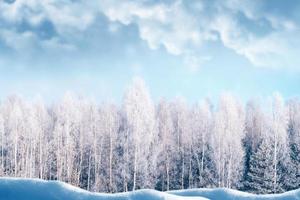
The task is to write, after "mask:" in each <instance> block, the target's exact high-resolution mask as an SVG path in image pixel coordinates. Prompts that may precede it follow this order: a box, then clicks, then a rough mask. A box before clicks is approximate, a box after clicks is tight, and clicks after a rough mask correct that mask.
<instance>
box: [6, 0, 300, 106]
mask: <svg viewBox="0 0 300 200" xmlns="http://www.w3.org/2000/svg"><path fill="white" fill-rule="evenodd" d="M135 76H139V77H142V78H143V79H144V80H145V82H146V84H147V85H148V88H149V89H150V90H151V94H152V96H153V97H154V99H158V98H159V97H161V96H163V97H166V98H173V97H175V96H178V95H180V96H185V97H186V98H187V99H188V100H191V101H196V100H198V99H200V98H203V97H206V96H208V97H211V98H216V97H217V96H219V95H220V94H221V93H222V92H226V91H230V92H232V93H234V94H236V95H237V96H240V97H241V98H242V99H249V98H251V97H261V96H262V97H265V96H269V95H272V93H273V92H275V91H278V92H280V93H282V95H283V96H284V97H286V98H289V97H293V96H299V94H300V2H299V1H298V0H284V1H283V0H195V1H192V0H188V1H184V0H182V1H180V0H130V1H127V0H42V1H41V0H0V98H4V97H6V96H8V95H10V94H15V93H20V94H22V95H23V96H26V97H29V98H30V97H33V96H35V95H36V94H39V95H41V96H42V97H44V99H48V100H50V101H52V100H56V99H57V98H60V97H61V96H62V95H63V94H64V93H65V92H66V91H73V92H75V93H78V94H80V95H87V96H93V97H95V98H96V99H100V100H107V99H115V100H117V101H118V100H119V99H121V97H122V94H123V92H124V90H125V88H126V86H127V85H128V84H129V83H130V81H131V80H132V78H133V77H135Z"/></svg>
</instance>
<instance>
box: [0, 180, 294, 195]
mask: <svg viewBox="0 0 300 200" xmlns="http://www.w3.org/2000/svg"><path fill="white" fill-rule="evenodd" d="M85 199H86V200H164V199H165V200H205V199H213V200H215V199H218V200H219V199H222V200H227V199H258V200H259V199H280V200H281V199H287V200H288V199H299V200H300V190H295V191H291V192H287V193H284V194H278V195H260V196H258V195H252V194H248V193H244V192H239V191H235V190H230V189H190V190H178V191H171V192H168V193H166V192H158V191H155V190H139V191H135V192H128V193H120V194H99V193H91V192H87V191H85V190H82V189H79V188H77V187H73V186H71V185H68V184H66V183H62V182H58V181H43V180H38V179H17V178H0V200H85Z"/></svg>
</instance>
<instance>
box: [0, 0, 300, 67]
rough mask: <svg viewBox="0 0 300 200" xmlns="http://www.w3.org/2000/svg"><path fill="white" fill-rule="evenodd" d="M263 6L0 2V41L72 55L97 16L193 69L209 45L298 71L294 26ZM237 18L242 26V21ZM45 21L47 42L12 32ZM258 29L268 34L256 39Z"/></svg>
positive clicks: (234, 0) (250, 0)
mask: <svg viewBox="0 0 300 200" xmlns="http://www.w3.org/2000/svg"><path fill="white" fill-rule="evenodd" d="M264 3H265V2H262V1H259V0H246V1H239V0H222V1H221V0H212V1H183V0H182V1H181V0H174V1H173V2H170V1H168V3H166V2H162V1H159V2H152V3H151V2H148V1H134V0H130V1H129V0H101V1H100V0H95V1H92V2H91V1H90V2H89V1H71V0H43V1H40V0H16V1H15V2H14V3H6V2H5V1H1V2H0V23H1V24H3V26H2V28H1V30H0V37H1V38H2V41H4V42H5V44H6V45H7V46H10V47H12V48H14V49H20V48H21V49H25V48H26V46H28V47H30V48H34V46H38V47H39V48H41V47H42V48H52V49H53V48H56V47H57V48H61V47H63V48H65V49H70V50H72V49H74V48H76V44H73V42H74V41H73V40H72V38H76V37H78V36H80V35H81V34H84V33H85V32H88V31H89V30H90V29H92V28H94V27H93V25H94V22H95V20H96V19H97V16H98V15H105V16H106V17H107V18H108V19H109V20H110V21H111V24H110V25H108V26H107V27H108V29H109V31H110V32H111V33H115V32H117V31H118V30H119V29H121V28H120V26H122V25H123V26H127V25H129V24H135V25H137V27H138V30H139V34H140V38H141V39H142V40H144V41H146V42H147V44H148V46H149V47H150V48H151V49H154V50H155V49H158V48H165V49H166V51H167V52H169V53H170V54H173V55H178V56H182V57H183V61H184V63H186V65H188V66H189V68H192V69H196V68H198V67H199V66H201V65H203V63H204V62H205V61H206V60H209V59H207V58H208V56H207V55H201V54H199V52H200V51H199V49H201V48H202V47H203V46H204V45H206V44H207V42H209V41H219V42H221V43H222V44H223V45H224V46H225V47H227V48H229V49H232V50H234V51H235V52H236V53H237V54H239V55H241V56H244V57H245V58H247V59H248V60H249V61H250V62H251V63H253V65H255V66H262V67H288V68H298V69H299V68H300V66H299V65H298V64H299V61H297V60H299V59H298V58H297V56H296V55H297V54H298V53H299V51H300V46H299V39H297V38H298V36H297V35H299V32H300V31H299V21H297V19H292V18H291V17H289V16H285V13H284V12H282V13H280V12H279V13H278V12H277V13H274V12H271V11H269V10H267V9H265V7H266V6H264V5H263V4H264ZM278 9H280V8H278ZM241 16H243V18H245V20H246V21H242V19H241ZM44 20H49V21H50V22H51V23H52V24H53V26H54V27H55V31H56V34H57V35H55V36H53V38H50V39H48V40H47V41H45V40H43V39H40V38H39V37H38V35H37V34H36V33H35V31H34V30H26V31H23V32H18V31H16V27H17V26H19V25H20V24H21V23H22V22H24V21H25V22H27V23H28V24H30V25H31V26H32V27H38V26H39V25H40V24H41V23H42V22H43V21H44ZM248 23H249V24H250V25H249V24H248ZM251 24H252V25H251ZM253 24H254V25H253ZM253 26H254V27H253ZM261 29H266V30H267V31H265V33H264V34H258V33H257V32H259V31H260V30H261ZM99 37H101V36H99ZM70 38H71V39H70ZM64 39H67V41H65V40H64ZM79 39H84V37H79ZM16 41H17V42H16ZM39 42H40V43H41V44H38V43H39ZM196 66H198V67H196Z"/></svg>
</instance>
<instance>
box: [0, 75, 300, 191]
mask: <svg viewBox="0 0 300 200" xmlns="http://www.w3.org/2000/svg"><path fill="white" fill-rule="evenodd" d="M299 153H300V101H299V99H291V100H288V101H286V102H285V101H284V100H283V98H282V97H281V96H280V95H279V94H278V93H276V94H274V96H273V99H272V100H271V101H266V102H264V103H260V102H256V101H249V102H248V103H247V104H246V105H245V106H243V105H242V104H241V103H240V102H239V101H238V100H237V99H236V98H234V97H233V96H232V95H230V94H224V95H222V96H221V97H220V99H219V102H218V105H217V106H214V105H213V104H212V103H211V102H210V101H209V100H208V99H205V100H203V101H201V102H199V103H197V104H195V105H192V106H190V105H188V104H187V103H186V102H185V100H184V99H183V98H176V99H175V100H174V101H166V100H161V101H160V102H159V103H158V104H154V103H153V101H152V99H151V97H150V95H149V92H148V90H147V88H146V86H145V84H144V82H143V81H142V80H140V79H136V80H134V81H133V84H132V85H131V87H130V88H128V90H127V91H126V92H125V95H124V99H123V101H122V105H120V106H118V105H115V104H111V103H105V104H101V105H97V104H95V103H94V102H91V101H88V100H86V99H84V98H76V97H74V96H73V95H71V94H69V93H68V94H66V95H65V96H64V98H63V99H62V101H61V102H58V103H56V104H54V105H52V106H46V105H45V104H44V103H43V102H42V101H41V100H40V101H36V102H27V101H25V100H23V99H22V98H20V97H16V96H12V97H8V98H7V99H5V100H4V101H3V102H1V103H0V176H12V177H26V178H41V179H46V180H59V181H64V182H67V183H70V184H72V185H74V186H78V187H81V188H84V189H87V190H90V191H97V192H123V191H131V190H136V189H140V188H153V189H157V190H162V191H166V190H173V189H185V188H199V187H209V188H210V187H226V188H234V189H239V190H243V191H247V192H252V193H261V194H266V193H279V192H284V191H288V190H292V189H296V188H299V187H300V154H299Z"/></svg>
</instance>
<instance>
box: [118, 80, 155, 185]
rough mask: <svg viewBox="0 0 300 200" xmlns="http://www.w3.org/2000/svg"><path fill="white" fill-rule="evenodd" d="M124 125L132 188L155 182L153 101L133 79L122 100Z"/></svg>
mask: <svg viewBox="0 0 300 200" xmlns="http://www.w3.org/2000/svg"><path fill="white" fill-rule="evenodd" d="M123 110H124V114H125V118H126V122H127V123H126V124H127V134H128V135H127V137H128V142H129V144H130V146H129V145H128V146H127V148H130V150H129V151H130V156H131V158H130V159H129V162H130V163H132V165H133V166H132V170H133V177H132V190H135V189H137V188H146V187H150V186H152V187H153V185H154V180H152V178H153V175H154V173H155V172H154V171H153V169H154V168H153V166H152V162H153V161H155V160H152V159H156V158H154V157H152V155H153V154H152V150H153V148H154V146H153V142H154V141H155V137H156V131H155V112H154V104H153V102H152V100H151V98H150V95H149V93H148V90H147V88H146V86H145V84H144V82H143V80H141V79H139V78H136V79H134V81H133V85H132V86H131V87H130V88H129V89H128V90H127V92H126V93H125V96H124V101H123Z"/></svg>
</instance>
